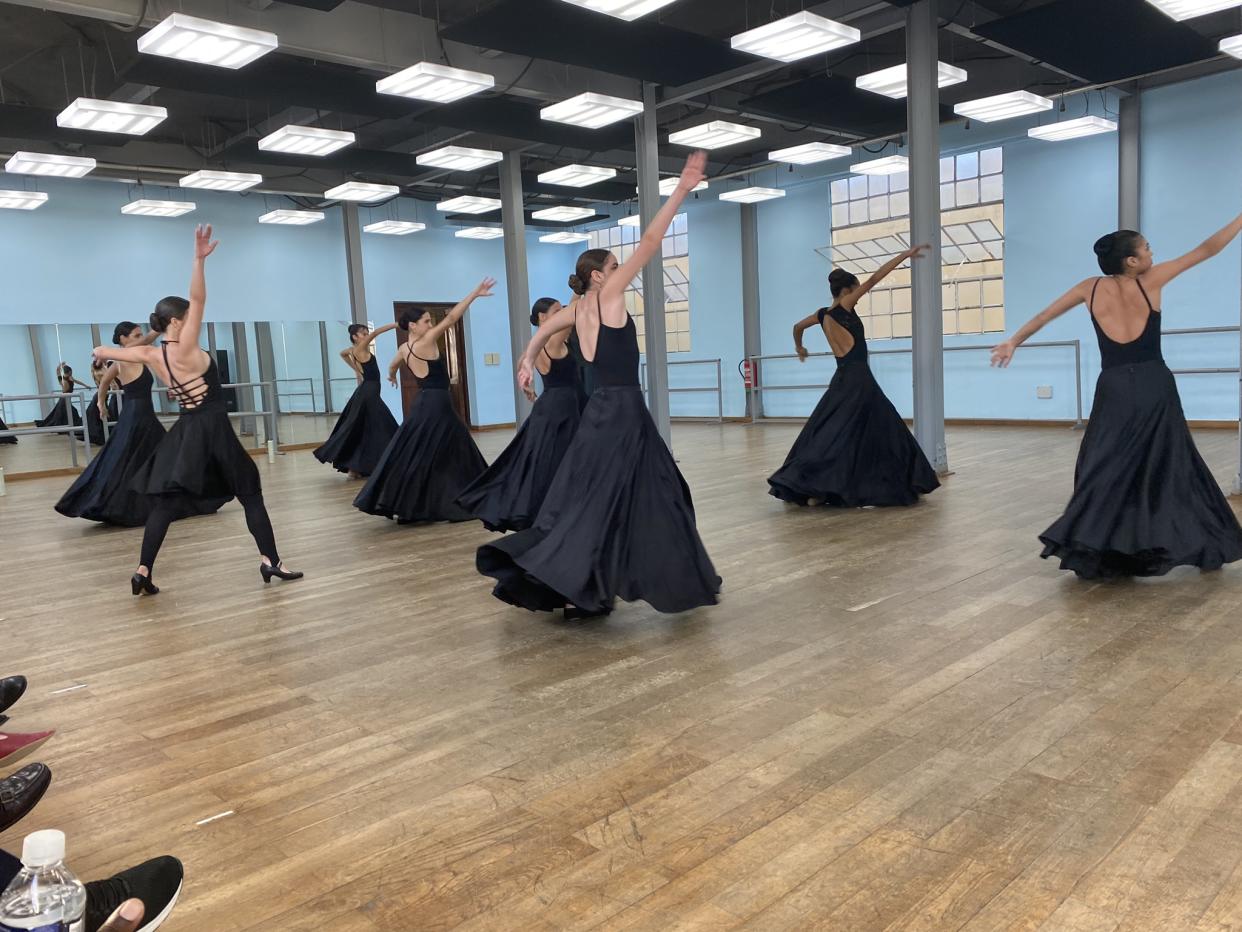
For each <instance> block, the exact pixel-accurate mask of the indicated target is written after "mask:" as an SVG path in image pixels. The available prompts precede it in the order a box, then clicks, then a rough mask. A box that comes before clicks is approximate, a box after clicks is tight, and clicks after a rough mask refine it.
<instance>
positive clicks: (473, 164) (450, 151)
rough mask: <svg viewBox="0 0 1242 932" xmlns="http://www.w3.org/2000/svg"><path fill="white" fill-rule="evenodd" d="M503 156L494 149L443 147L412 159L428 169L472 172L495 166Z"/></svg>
mask: <svg viewBox="0 0 1242 932" xmlns="http://www.w3.org/2000/svg"><path fill="white" fill-rule="evenodd" d="M503 158H504V154H503V153H501V152H497V151H496V150H495V149H471V148H469V147H468V146H444V147H443V148H441V149H434V150H432V151H431V152H424V153H423V154H422V155H420V156H418V157H417V158H415V159H414V161H415V162H417V163H418V164H419V165H425V166H427V167H428V168H447V169H449V170H450V171H459V172H472V171H477V170H478V169H480V168H486V167H487V166H488V165H495V164H496V163H497V162H499V161H500V160H501V159H503Z"/></svg>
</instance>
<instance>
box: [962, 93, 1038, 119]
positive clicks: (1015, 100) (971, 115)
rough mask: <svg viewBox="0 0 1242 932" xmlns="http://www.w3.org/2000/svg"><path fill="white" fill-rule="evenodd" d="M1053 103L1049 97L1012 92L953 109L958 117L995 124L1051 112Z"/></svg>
mask: <svg viewBox="0 0 1242 932" xmlns="http://www.w3.org/2000/svg"><path fill="white" fill-rule="evenodd" d="M1052 107H1053V103H1052V101H1051V100H1049V99H1048V98H1047V97H1040V96H1039V95H1038V94H1032V93H1031V92H1030V91H1011V92H1010V93H1008V94H997V95H995V96H993V97H981V98H979V99H978V100H968V101H966V102H965V103H960V104H958V105H956V106H955V107H954V108H953V112H954V113H956V114H957V115H958V116H964V117H967V118H968V119H971V120H978V121H979V122H980V123H995V122H996V121H998V120H1011V119H1013V118H1014V117H1020V116H1028V115H1029V114H1032V113H1042V112H1043V111H1045V110H1051V109H1052Z"/></svg>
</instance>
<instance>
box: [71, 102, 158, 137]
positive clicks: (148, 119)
mask: <svg viewBox="0 0 1242 932" xmlns="http://www.w3.org/2000/svg"><path fill="white" fill-rule="evenodd" d="M166 119H168V111H167V110H165V109H164V108H163V107H149V106H147V105H146V104H126V103H120V102H119V101H115V100H95V99H94V98H92V97H79V98H78V99H77V100H75V101H74V102H73V103H71V104H70V105H69V106H68V107H66V108H65V109H64V110H62V111H61V112H60V113H58V114H57V115H56V125H57V126H59V127H61V128H63V129H82V130H89V131H91V132H95V133H120V134H122V135H125V136H143V135H146V134H147V133H149V132H150V131H151V130H153V129H154V128H155V127H157V126H159V125H160V124H161V123H163V122H164V121H165V120H166Z"/></svg>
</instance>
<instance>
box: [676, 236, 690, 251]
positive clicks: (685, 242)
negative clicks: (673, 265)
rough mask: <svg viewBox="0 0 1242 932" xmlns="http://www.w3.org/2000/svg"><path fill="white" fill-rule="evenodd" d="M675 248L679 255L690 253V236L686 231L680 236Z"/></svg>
mask: <svg viewBox="0 0 1242 932" xmlns="http://www.w3.org/2000/svg"><path fill="white" fill-rule="evenodd" d="M673 249H674V252H675V254H676V255H679V256H688V255H690V237H689V236H687V235H686V234H685V233H683V234H681V235H680V236H678V237H677V244H676V245H675V246H674V247H673Z"/></svg>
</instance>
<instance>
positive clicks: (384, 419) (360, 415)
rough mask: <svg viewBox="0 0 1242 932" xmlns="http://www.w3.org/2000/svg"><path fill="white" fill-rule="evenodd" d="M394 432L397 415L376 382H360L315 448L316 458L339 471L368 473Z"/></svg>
mask: <svg viewBox="0 0 1242 932" xmlns="http://www.w3.org/2000/svg"><path fill="white" fill-rule="evenodd" d="M396 432H397V419H396V418H395V417H393V416H392V412H391V411H389V410H388V405H386V404H384V400H383V399H382V398H381V397H380V383H379V382H366V381H364V382H362V383H361V384H360V385H359V386H358V387H357V388H356V389H354V393H353V394H352V395H350V397H349V401H347V402H346V403H345V408H344V409H343V410H342V411H341V416H340V417H339V418H337V419H336V426H335V427H333V428H332V433H331V434H330V435H329V436H328V439H327V440H326V441H325V442H324V444H323V446H321V447H319V448H318V449H317V450H315V459H317V460H319V462H321V463H329V464H330V465H331V466H332V467H333V468H335V469H336V470H337V471H338V472H353V473H357V474H358V475H360V476H369V475H371V473H373V472H375V467H376V466H377V465H378V464H379V461H380V457H381V456H383V455H384V449H385V448H386V447H387V446H388V444H389V442H390V441H391V440H392V438H393V435H394V434H396Z"/></svg>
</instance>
